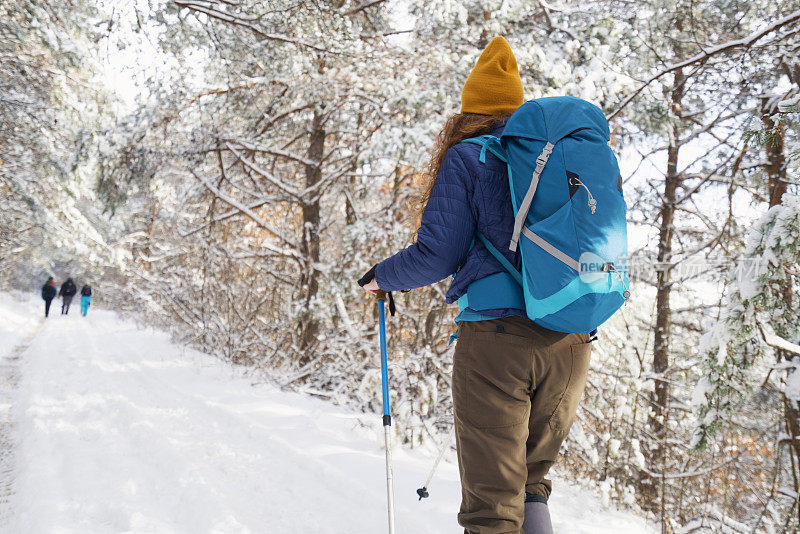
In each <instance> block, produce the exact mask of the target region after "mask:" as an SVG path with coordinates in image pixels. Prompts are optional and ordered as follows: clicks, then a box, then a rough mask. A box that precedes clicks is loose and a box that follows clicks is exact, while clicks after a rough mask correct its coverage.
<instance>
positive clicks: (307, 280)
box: [298, 108, 325, 364]
mask: <svg viewBox="0 0 800 534" xmlns="http://www.w3.org/2000/svg"><path fill="white" fill-rule="evenodd" d="M322 123H323V119H322V110H320V109H319V108H315V109H314V118H313V119H312V122H311V132H310V136H309V144H308V152H307V157H308V159H309V160H311V161H312V162H314V163H313V164H308V165H306V166H305V174H306V187H311V186H313V185H315V184H317V183H319V181H320V180H321V179H322V156H323V153H324V150H325V129H324V127H323V124H322ZM319 225H320V203H319V198H318V197H317V199H316V200H313V201H308V200H307V201H305V202H304V203H303V229H302V232H303V239H302V242H301V249H302V252H303V256H304V257H305V259H306V268H305V272H304V273H303V276H302V278H301V287H302V288H303V297H304V301H305V302H304V306H305V311H304V312H303V315H302V318H301V320H300V351H301V353H300V356H299V357H298V362H299V363H300V364H303V363H305V362H307V361H308V360H310V359H311V354H310V351H309V349H310V348H311V347H313V345H314V343H315V341H316V339H317V332H318V330H319V321H318V320H317V318H316V317H315V315H314V312H313V310H312V304H311V303H312V301H313V299H314V297H316V295H317V291H318V290H319V280H318V279H317V274H318V273H317V270H316V268H315V265H316V264H317V263H318V262H319Z"/></svg>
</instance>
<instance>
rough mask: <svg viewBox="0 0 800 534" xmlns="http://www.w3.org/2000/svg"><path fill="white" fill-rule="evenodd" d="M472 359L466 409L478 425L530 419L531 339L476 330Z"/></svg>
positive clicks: (494, 426) (511, 424) (504, 423)
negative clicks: (527, 388)
mask: <svg viewBox="0 0 800 534" xmlns="http://www.w3.org/2000/svg"><path fill="white" fill-rule="evenodd" d="M472 343H473V345H472V353H471V356H472V359H471V361H470V362H469V364H468V365H467V368H466V369H465V371H466V405H467V406H466V410H465V411H466V413H465V414H463V415H464V416H465V418H466V419H467V420H468V421H469V423H470V424H471V425H473V426H474V427H475V428H480V429H486V428H501V427H510V426H514V425H518V424H520V423H523V422H526V421H527V419H528V417H529V415H530V412H529V405H530V398H529V397H528V395H527V394H526V392H525V390H526V387H527V382H526V377H527V374H528V373H529V371H528V369H529V368H530V353H531V340H530V339H528V338H524V337H519V336H514V335H509V334H498V333H493V332H491V333H490V332H475V333H474V334H473V340H472Z"/></svg>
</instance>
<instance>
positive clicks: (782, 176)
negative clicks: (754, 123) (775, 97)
mask: <svg viewBox="0 0 800 534" xmlns="http://www.w3.org/2000/svg"><path fill="white" fill-rule="evenodd" d="M761 113H762V114H761V119H762V120H763V122H764V128H765V129H766V130H767V131H769V132H771V134H770V135H769V136H768V138H767V142H766V147H765V148H766V151H767V165H766V166H765V171H766V173H767V178H768V182H767V183H768V186H769V207H770V208H771V207H773V206H777V205H779V204H781V203H782V202H783V195H784V193H786V187H787V185H788V183H787V180H786V178H787V176H786V154H785V153H784V137H785V127H784V125H783V123H782V122H780V121H777V122H776V121H775V120H774V119H773V116H774V115H775V113H776V109H775V108H774V107H773V106H770V105H769V102H768V100H767V99H764V100H762V104H761ZM782 292H783V295H782V297H783V302H784V305H785V309H786V310H791V309H794V304H793V293H792V286H791V284H786V285H785V286H784V287H783V289H782ZM776 326H777V325H776ZM775 331H776V333H777V334H778V335H780V336H782V337H784V338H786V339H791V337H792V336H793V335H794V334H795V332H792V331H784V330H783V329H781V328H779V327H776V328H775ZM777 357H778V361H779V362H780V361H792V360H793V359H794V358H797V356H796V355H794V354H792V353H791V352H787V351H783V350H779V351H778V353H777ZM795 372H796V371H795ZM782 397H783V399H782V400H783V416H784V424H785V425H786V428H785V430H786V433H787V434H788V435H789V437H790V440H789V443H790V444H791V451H790V453H791V454H793V455H794V457H795V459H796V460H797V461H796V462H795V463H794V464H793V465H799V464H798V462H800V405H798V403H797V402H796V401H793V400H791V399H789V398H788V397H786V395H783V396H782ZM798 489H800V488H798V484H797V479H796V477H795V487H794V490H795V491H797V490H798Z"/></svg>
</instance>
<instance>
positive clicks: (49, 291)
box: [42, 276, 56, 318]
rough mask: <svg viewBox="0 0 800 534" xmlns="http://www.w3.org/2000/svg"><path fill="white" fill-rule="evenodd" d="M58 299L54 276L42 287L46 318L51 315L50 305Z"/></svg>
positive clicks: (49, 277) (48, 278)
mask: <svg viewBox="0 0 800 534" xmlns="http://www.w3.org/2000/svg"><path fill="white" fill-rule="evenodd" d="M54 298H56V283H55V281H54V280H53V277H52V276H48V277H47V282H45V283H44V285H43V286H42V299H44V316H45V318H46V317H48V316H49V315H50V303H51V302H53V299H54Z"/></svg>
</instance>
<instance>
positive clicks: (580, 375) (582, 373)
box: [549, 343, 592, 438]
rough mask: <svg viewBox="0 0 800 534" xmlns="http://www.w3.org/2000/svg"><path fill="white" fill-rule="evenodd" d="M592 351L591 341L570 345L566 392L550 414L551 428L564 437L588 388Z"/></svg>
mask: <svg viewBox="0 0 800 534" xmlns="http://www.w3.org/2000/svg"><path fill="white" fill-rule="evenodd" d="M591 352H592V344H591V343H578V344H576V345H570V353H569V358H570V360H571V361H570V372H569V378H568V379H567V381H566V384H565V386H564V393H563V394H562V395H561V399H560V400H559V401H558V404H557V405H556V409H555V411H554V412H553V415H551V416H550V421H549V424H550V429H551V430H552V431H553V432H554V433H555V434H556V435H558V436H560V437H562V438H564V437H566V436H567V434H568V433H569V429H570V427H571V426H572V422H573V421H574V420H575V412H577V411H578V404H580V402H581V398H582V397H583V391H584V390H585V389H586V378H587V376H588V374H589V359H590V355H591Z"/></svg>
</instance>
